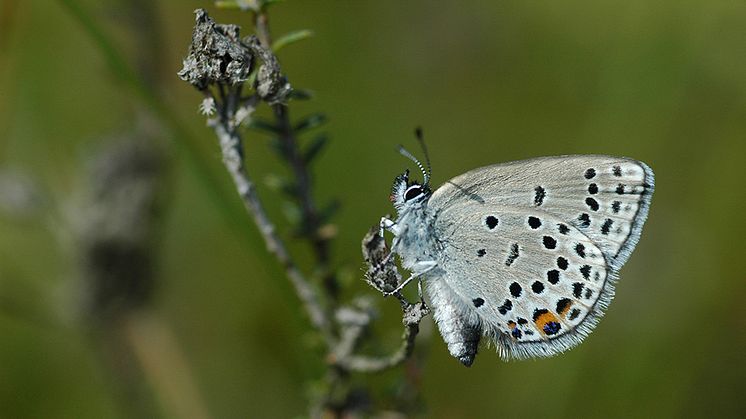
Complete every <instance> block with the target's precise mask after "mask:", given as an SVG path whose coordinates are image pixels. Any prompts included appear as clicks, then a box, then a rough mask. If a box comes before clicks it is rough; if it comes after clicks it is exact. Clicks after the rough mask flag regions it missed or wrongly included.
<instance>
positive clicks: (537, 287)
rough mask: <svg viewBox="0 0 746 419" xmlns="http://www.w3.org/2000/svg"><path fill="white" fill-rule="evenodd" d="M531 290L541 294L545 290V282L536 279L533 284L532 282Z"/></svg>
mask: <svg viewBox="0 0 746 419" xmlns="http://www.w3.org/2000/svg"><path fill="white" fill-rule="evenodd" d="M531 291H533V292H534V293H535V294H541V293H542V292H544V283H543V282H541V281H536V282H534V283H533V284H531Z"/></svg>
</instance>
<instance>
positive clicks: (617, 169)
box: [611, 165, 622, 177]
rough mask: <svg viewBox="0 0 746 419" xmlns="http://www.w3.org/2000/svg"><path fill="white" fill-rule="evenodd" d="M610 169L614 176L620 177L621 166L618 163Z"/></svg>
mask: <svg viewBox="0 0 746 419" xmlns="http://www.w3.org/2000/svg"><path fill="white" fill-rule="evenodd" d="M611 171H612V173H614V176H616V177H622V168H621V166H619V165H617V166H614V167H613V168H612V169H611Z"/></svg>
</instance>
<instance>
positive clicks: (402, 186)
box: [389, 128, 432, 214]
mask: <svg viewBox="0 0 746 419" xmlns="http://www.w3.org/2000/svg"><path fill="white" fill-rule="evenodd" d="M416 135H417V139H418V140H419V141H420V145H421V146H422V149H423V151H424V153H425V159H426V160H425V161H426V162H427V169H426V168H425V166H423V165H422V163H420V161H419V160H417V158H416V157H414V156H413V155H412V153H410V152H409V151H407V150H405V149H404V147H402V146H399V153H401V154H402V155H403V156H404V157H406V158H408V159H410V160H412V161H413V162H414V163H415V164H416V165H417V167H418V168H419V169H420V171H421V172H422V183H419V182H417V181H410V180H409V170H407V171H405V172H404V173H402V174H401V175H399V176H397V177H396V179H394V186H393V187H392V188H391V196H390V198H389V199H391V202H393V203H394V207H395V208H396V211H397V212H398V213H399V214H401V213H402V212H406V211H408V210H409V209H411V208H416V207H420V206H422V204H424V203H425V202H427V200H428V198H430V194H431V193H432V192H431V190H430V173H431V172H432V170H431V168H430V158H429V157H428V155H427V148H425V143H424V141H423V140H422V131H421V130H420V129H419V128H418V129H417V130H416Z"/></svg>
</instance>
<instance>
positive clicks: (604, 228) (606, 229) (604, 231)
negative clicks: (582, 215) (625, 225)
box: [601, 218, 614, 235]
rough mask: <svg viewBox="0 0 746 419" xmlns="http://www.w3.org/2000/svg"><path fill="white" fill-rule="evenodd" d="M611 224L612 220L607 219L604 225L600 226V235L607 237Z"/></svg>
mask: <svg viewBox="0 0 746 419" xmlns="http://www.w3.org/2000/svg"><path fill="white" fill-rule="evenodd" d="M612 224H614V220H612V219H611V218H607V219H606V220H605V221H604V224H603V225H602V226H601V234H603V235H608V234H609V230H610V229H611V225H612Z"/></svg>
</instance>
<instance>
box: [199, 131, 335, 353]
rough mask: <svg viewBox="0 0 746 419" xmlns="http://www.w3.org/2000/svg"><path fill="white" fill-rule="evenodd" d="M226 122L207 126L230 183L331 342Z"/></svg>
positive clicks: (235, 135) (314, 298) (310, 290)
mask: <svg viewBox="0 0 746 419" xmlns="http://www.w3.org/2000/svg"><path fill="white" fill-rule="evenodd" d="M229 124H230V123H229V119H228V118H216V119H212V120H211V121H210V126H211V127H212V128H213V130H214V131H215V135H217V137H218V140H219V142H220V148H221V151H222V154H223V163H224V164H225V167H226V169H227V170H228V172H229V173H230V175H231V177H232V178H233V183H234V184H235V186H236V189H237V190H238V194H239V195H240V197H241V200H242V201H243V203H244V206H245V207H246V209H247V210H248V211H249V213H250V214H251V216H252V217H253V218H254V223H255V224H256V225H257V227H258V228H259V232H260V233H261V235H262V238H263V239H264V242H265V244H266V245H267V249H268V250H269V251H270V252H271V253H272V254H274V255H275V257H276V258H277V260H278V261H279V262H280V263H281V264H282V266H283V267H284V268H285V273H286V274H287V276H288V278H289V279H290V282H291V283H292V284H293V287H294V288H295V292H296V293H297V294H298V297H299V298H300V299H301V301H302V302H303V305H304V307H305V309H306V312H307V313H308V316H309V318H310V319H311V324H313V326H314V327H315V328H317V329H318V330H319V331H320V332H321V333H322V334H323V336H324V339H325V340H326V342H327V343H328V344H329V345H330V346H331V343H332V342H333V341H334V335H333V334H332V331H331V326H330V323H329V319H328V318H327V316H326V313H325V311H324V310H323V309H322V306H321V303H320V302H319V299H318V296H317V295H316V292H315V291H314V289H313V287H312V286H311V284H310V282H309V281H308V280H307V279H306V277H305V276H304V275H303V273H302V272H301V271H300V270H299V269H298V267H297V265H296V264H295V262H294V261H293V259H292V258H291V256H290V253H288V251H287V248H286V247H285V244H284V243H283V241H282V239H280V237H279V236H278V235H277V233H276V229H275V226H274V224H272V222H271V221H270V220H269V217H268V216H267V213H266V211H265V210H264V206H263V205H262V202H261V200H260V199H259V196H258V195H257V194H256V188H255V186H254V183H253V182H252V180H251V178H250V177H249V175H248V173H247V171H246V168H245V166H244V163H243V156H242V153H241V137H240V134H239V133H238V132H237V131H236V129H235V128H234V127H231V126H229Z"/></svg>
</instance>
